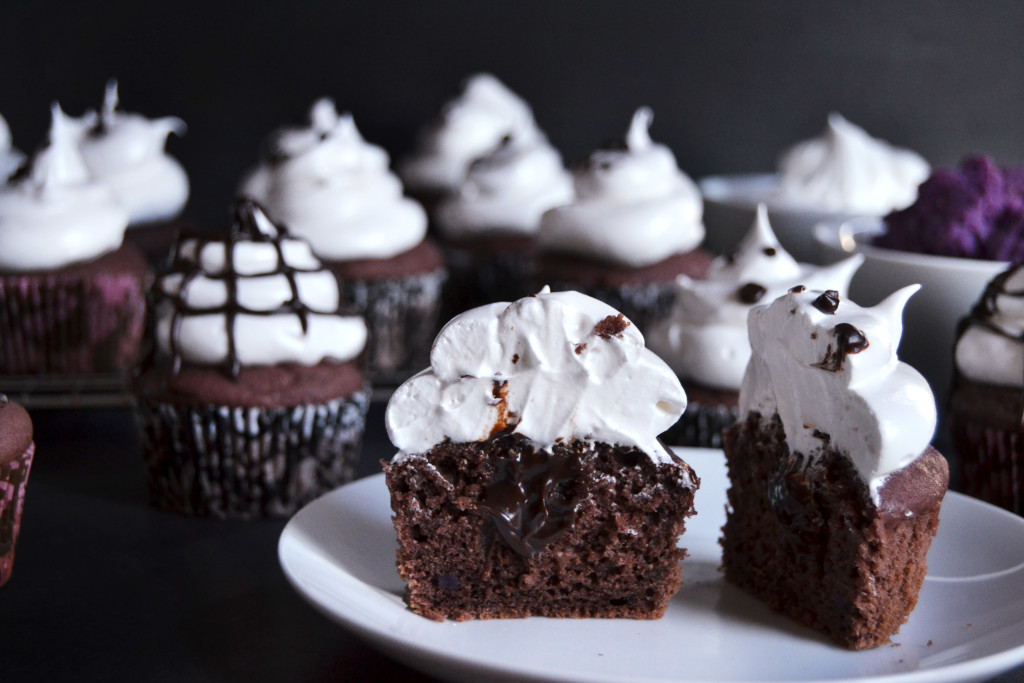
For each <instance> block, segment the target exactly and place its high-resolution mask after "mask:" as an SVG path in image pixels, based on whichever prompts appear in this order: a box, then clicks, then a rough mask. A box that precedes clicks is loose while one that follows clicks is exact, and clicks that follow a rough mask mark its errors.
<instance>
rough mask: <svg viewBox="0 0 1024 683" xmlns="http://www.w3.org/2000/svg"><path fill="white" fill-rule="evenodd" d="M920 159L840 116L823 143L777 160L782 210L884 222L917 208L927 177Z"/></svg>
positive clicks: (806, 144)
mask: <svg viewBox="0 0 1024 683" xmlns="http://www.w3.org/2000/svg"><path fill="white" fill-rule="evenodd" d="M928 171H929V166H928V162H927V161H925V160H924V158H923V157H921V155H919V154H917V153H915V152H912V151H910V150H907V149H901V148H898V147H893V146H892V145H890V144H889V143H887V142H885V141H883V140H879V139H878V138H873V137H871V136H870V135H868V134H867V132H865V131H864V129H863V128H860V127H858V126H855V125H853V124H852V123H850V122H849V121H847V120H846V119H844V118H843V117H842V116H840V115H839V114H836V113H832V114H829V117H828V126H827V127H826V128H825V132H824V134H823V135H822V136H821V137H819V138H814V139H811V140H805V141H804V142H800V143H798V144H797V145H795V146H793V147H792V148H791V149H790V150H789V151H787V152H785V153H784V154H783V155H782V158H781V159H780V160H779V189H778V194H777V195H776V200H777V201H778V203H779V204H782V205H786V206H792V207H796V208H804V209H812V210H818V211H835V212H840V213H858V214H867V215H874V216H881V215H883V214H886V213H888V212H889V211H892V210H894V209H902V208H904V207H907V206H910V204H912V203H913V201H914V197H916V196H917V186H918V185H920V184H921V182H923V181H924V179H925V178H927V177H928Z"/></svg>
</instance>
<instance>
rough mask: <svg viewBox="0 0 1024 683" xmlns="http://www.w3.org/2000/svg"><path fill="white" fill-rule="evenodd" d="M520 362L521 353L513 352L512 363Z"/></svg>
mask: <svg viewBox="0 0 1024 683" xmlns="http://www.w3.org/2000/svg"><path fill="white" fill-rule="evenodd" d="M518 362H519V354H518V353H513V354H512V365H515V364H516V363H518Z"/></svg>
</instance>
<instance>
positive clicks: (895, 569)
mask: <svg viewBox="0 0 1024 683" xmlns="http://www.w3.org/2000/svg"><path fill="white" fill-rule="evenodd" d="M916 290H917V287H907V288H905V289H902V290H900V291H898V292H896V293H895V294H892V295H891V296H890V297H889V298H887V299H886V300H885V301H883V302H882V303H880V304H879V305H878V306H876V307H874V308H861V307H860V306H857V305H856V304H854V303H853V302H851V301H848V300H845V299H842V298H841V297H838V296H834V292H832V293H830V292H827V291H826V292H822V291H813V290H809V289H806V288H804V287H795V288H794V289H792V290H791V291H790V292H789V293H788V294H785V295H784V296H781V297H779V298H778V299H776V300H775V301H773V302H771V303H770V304H767V305H763V306H758V307H757V308H754V309H753V310H752V311H751V312H750V346H751V348H752V355H751V359H750V364H749V365H748V366H747V371H746V374H745V375H744V377H743V385H742V387H741V388H740V412H741V418H740V420H739V421H737V422H736V423H735V424H734V425H733V426H732V427H731V428H730V429H729V431H728V432H727V433H726V437H725V449H724V450H725V458H726V464H727V466H728V473H729V490H728V493H727V496H728V505H727V512H726V522H725V526H724V527H723V528H722V541H721V543H722V567H723V570H724V573H725V578H726V580H727V581H729V582H730V583H732V584H734V585H736V586H739V587H740V588H742V589H744V590H746V591H747V592H749V593H751V594H753V595H754V596H756V597H758V598H759V599H761V600H763V601H764V602H765V603H766V604H767V605H768V606H769V607H771V608H772V609H775V610H778V611H780V612H783V613H785V614H787V615H788V616H789V617H791V618H792V619H794V620H795V621H797V622H799V623H801V624H804V625H806V626H810V627H811V628H814V629H816V630H818V631H820V632H822V633H824V634H826V635H828V636H829V637H830V638H831V639H832V640H833V641H834V642H836V643H837V644H839V645H842V646H844V647H847V648H850V649H852V650H862V649H867V648H873V647H878V646H880V645H884V644H886V643H888V642H889V639H890V638H891V637H892V635H893V634H895V633H896V632H897V631H898V630H899V628H900V626H901V625H902V624H903V623H904V622H905V621H906V620H907V617H908V616H909V614H910V612H911V611H912V610H913V609H914V606H915V605H916V604H917V596H918V592H919V590H920V588H921V583H922V582H923V581H924V576H925V572H926V571H927V564H926V562H925V557H926V555H927V553H928V548H929V546H930V545H931V540H932V538H933V537H934V535H935V531H936V529H937V528H938V524H939V508H940V505H941V504H942V499H943V497H944V495H945V493H946V488H947V486H948V483H949V470H948V467H947V465H946V461H945V459H944V458H943V457H942V455H941V454H939V453H938V451H936V450H935V449H934V448H932V447H931V446H930V445H929V442H930V441H931V439H932V436H933V434H934V431H935V424H936V408H935V400H934V398H933V397H932V393H931V390H930V389H929V387H928V383H927V382H926V381H925V379H924V377H922V376H921V375H920V374H919V373H918V372H917V371H916V370H914V369H913V368H911V367H910V366H909V365H907V364H906V363H903V362H901V361H899V360H898V358H897V356H896V348H897V346H898V345H899V341H900V335H901V332H902V322H901V316H902V312H903V307H904V306H905V304H906V302H907V299H909V298H910V296H911V295H912V294H913V293H914V292H915V291H916Z"/></svg>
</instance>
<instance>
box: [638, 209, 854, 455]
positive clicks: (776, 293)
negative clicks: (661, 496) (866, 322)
mask: <svg viewBox="0 0 1024 683" xmlns="http://www.w3.org/2000/svg"><path fill="white" fill-rule="evenodd" d="M863 260H864V259H863V257H862V256H860V255H856V256H851V257H850V258H848V259H845V260H843V261H840V262H838V263H836V264H835V265H832V266H824V267H819V266H813V265H809V264H804V263H797V261H796V260H795V259H794V258H793V257H792V256H790V255H789V254H788V253H787V252H786V251H785V250H784V249H783V248H782V245H780V244H779V241H778V239H776V237H775V234H774V233H773V232H772V228H771V225H770V224H769V221H768V212H767V210H766V209H765V206H764V204H761V205H760V206H758V207H757V213H756V217H755V219H754V223H753V225H751V227H750V230H749V232H747V235H746V236H745V237H744V238H743V240H742V241H741V242H740V243H739V245H737V246H736V249H735V251H733V252H731V253H730V254H729V255H728V256H720V257H718V258H716V259H715V261H714V262H713V263H712V264H711V268H710V269H709V271H708V274H707V278H706V279H704V280H693V279H691V278H689V277H687V276H685V275H681V276H680V277H679V279H678V281H677V284H676V286H677V294H676V300H675V305H674V306H673V308H672V312H671V315H670V316H669V317H668V318H667V319H665V320H663V321H661V322H659V323H657V324H655V325H653V326H652V327H651V328H650V329H649V330H648V333H647V335H646V338H647V346H648V348H650V349H651V350H652V351H654V352H655V353H656V354H658V355H659V356H661V358H662V359H663V360H665V362H667V363H668V364H669V366H670V367H671V368H672V369H673V370H674V371H675V372H676V374H677V375H678V376H679V378H680V380H681V381H682V382H683V386H684V387H685V388H686V395H687V396H688V397H689V399H690V400H689V403H688V404H687V406H686V411H685V412H684V413H683V417H682V418H680V420H679V422H677V423H676V424H675V426H673V427H672V428H671V429H670V430H669V431H668V432H666V433H665V434H664V435H662V440H664V441H665V442H666V443H671V444H676V445H682V446H700V447H714V448H719V447H721V445H722V430H723V429H725V428H727V427H729V426H730V425H731V424H732V423H733V422H735V421H736V418H737V416H738V411H739V390H740V384H741V383H742V381H743V374H744V372H745V371H746V368H747V362H748V361H749V360H750V340H749V338H748V335H747V313H748V312H749V311H750V309H751V308H753V307H754V306H757V305H760V304H767V303H770V302H772V301H774V300H775V299H777V298H778V297H780V296H782V295H783V294H785V293H786V292H788V291H789V290H790V289H791V288H793V287H798V286H802V287H804V288H806V289H813V290H824V291H830V292H832V294H835V295H837V296H839V297H844V298H845V297H846V293H847V290H848V289H849V286H850V279H851V278H852V277H853V274H854V272H855V271H856V270H857V268H858V266H860V264H861V262H862V261H863ZM832 300H834V302H836V303H838V301H839V299H838V298H835V297H833V298H832V299H828V300H825V301H824V302H823V305H828V304H829V302H830V301H832Z"/></svg>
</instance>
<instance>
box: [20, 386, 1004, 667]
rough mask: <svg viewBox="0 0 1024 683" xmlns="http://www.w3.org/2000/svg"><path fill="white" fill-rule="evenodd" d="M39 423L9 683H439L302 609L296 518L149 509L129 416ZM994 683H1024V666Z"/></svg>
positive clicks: (373, 468)
mask: <svg viewBox="0 0 1024 683" xmlns="http://www.w3.org/2000/svg"><path fill="white" fill-rule="evenodd" d="M383 412H384V406H383V404H382V403H379V402H377V403H374V404H373V406H372V407H371V410H370V415H369V419H368V429H367V436H366V442H365V447H364V449H363V453H364V457H363V460H362V463H361V466H360V471H359V474H360V476H366V475H370V474H374V473H376V472H378V471H380V464H379V460H380V458H381V457H387V456H389V455H390V452H391V447H390V445H389V444H388V441H387V438H386V435H385V433H384V429H383ZM31 413H32V418H33V420H34V423H35V427H36V443H37V454H36V460H35V463H34V465H33V469H32V473H31V478H30V482H29V486H28V492H27V498H26V504H25V517H24V522H23V525H22V535H21V539H20V540H19V543H18V549H17V561H16V563H15V567H14V574H13V577H12V578H11V580H10V582H9V583H8V584H7V585H6V586H5V587H4V588H2V589H0V624H2V626H0V681H3V683H9V682H20V681H154V682H158V681H197V682H199V681H228V682H231V681H239V682H245V683H251V682H253V681H328V680H332V681H333V680H424V681H430V680H433V679H430V678H428V677H426V676H423V675H422V674H419V673H418V672H415V671H413V670H411V669H409V668H407V667H405V666H403V665H402V664H400V663H398V662H395V661H394V660H391V659H389V658H387V657H385V656H384V655H382V654H379V653H378V652H377V651H375V650H374V649H373V648H372V647H370V646H369V645H367V644H366V643H365V642H363V641H361V640H360V639H359V638H357V637H355V636H354V635H351V634H349V633H348V632H347V631H346V630H345V629H344V628H342V627H341V626H339V625H337V624H336V623H334V622H332V621H330V620H329V619H328V618H327V617H325V616H323V615H321V614H320V613H319V612H317V611H316V610H315V609H314V608H313V607H311V606H310V605H309V604H308V603H307V602H306V601H305V600H304V599H303V598H302V597H300V596H299V594H298V593H297V592H296V591H295V590H294V589H293V588H292V587H291V586H290V585H289V583H288V582H287V580H286V579H285V577H284V574H283V573H282V571H281V569H280V566H279V564H278V559H277V542H278V537H279V536H280V534H281V530H282V529H283V528H284V525H285V523H286V522H285V520H267V521H259V522H232V521H227V522H225V521H217V520H211V519H191V518H186V517H180V516H176V515H172V514H167V513H164V512H161V511H159V510H157V509H155V508H152V507H150V506H149V504H148V502H147V496H146V485H145V468H144V464H143V460H142V457H141V455H140V453H139V443H138V437H137V435H136V432H135V423H134V420H133V416H132V413H131V411H130V409H125V408H107V409H92V410H32V411H31ZM1022 628H1024V625H1022ZM998 680H999V681H1000V683H1011V682H1014V683H1021V682H1024V667H1021V668H1018V669H1016V670H1014V671H1012V672H1010V673H1008V674H1006V675H1004V676H1003V677H1001V678H999V679H998Z"/></svg>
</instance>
